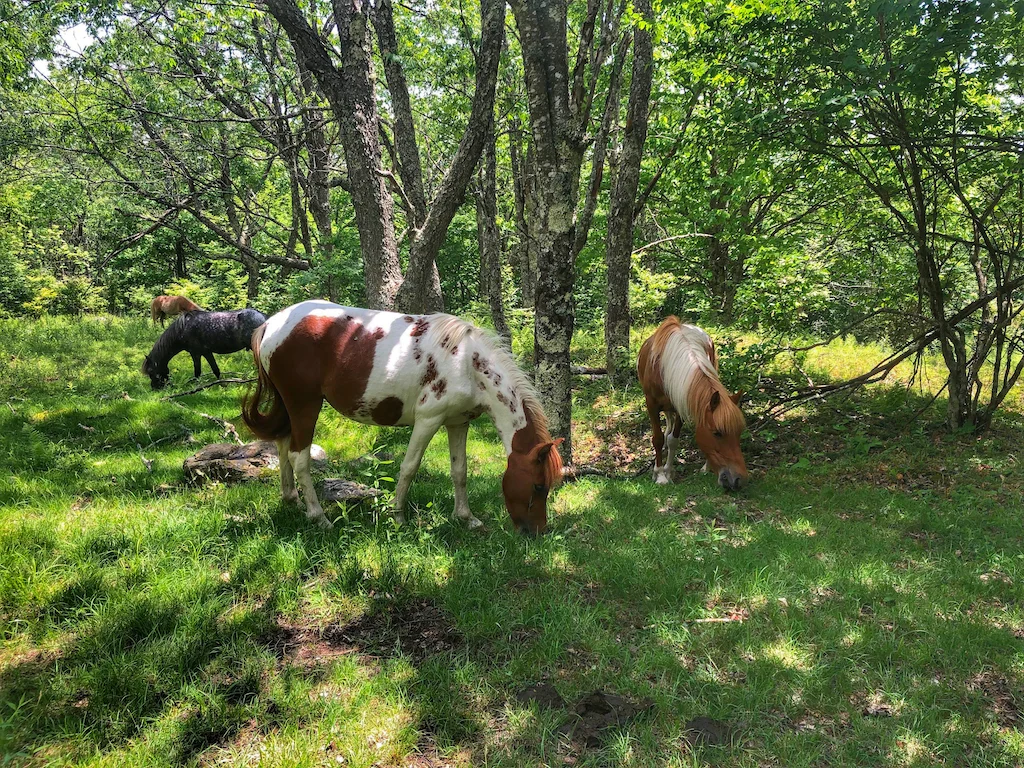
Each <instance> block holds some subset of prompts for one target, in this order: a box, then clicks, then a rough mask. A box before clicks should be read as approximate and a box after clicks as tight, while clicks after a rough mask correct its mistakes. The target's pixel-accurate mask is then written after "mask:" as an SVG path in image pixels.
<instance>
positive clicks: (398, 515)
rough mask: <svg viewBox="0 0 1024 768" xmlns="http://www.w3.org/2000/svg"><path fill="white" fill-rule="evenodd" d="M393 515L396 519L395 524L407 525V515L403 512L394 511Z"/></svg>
mask: <svg viewBox="0 0 1024 768" xmlns="http://www.w3.org/2000/svg"><path fill="white" fill-rule="evenodd" d="M391 517H392V519H394V521H395V525H405V515H403V514H402V513H401V512H392V513H391Z"/></svg>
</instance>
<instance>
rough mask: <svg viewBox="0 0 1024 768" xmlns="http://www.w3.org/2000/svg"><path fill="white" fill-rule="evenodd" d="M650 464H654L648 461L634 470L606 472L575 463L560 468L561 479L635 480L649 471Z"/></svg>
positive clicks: (568, 481) (570, 480)
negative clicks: (601, 478)
mask: <svg viewBox="0 0 1024 768" xmlns="http://www.w3.org/2000/svg"><path fill="white" fill-rule="evenodd" d="M652 466H654V463H653V462H651V461H648V462H645V463H644V464H643V466H642V467H640V469H638V470H636V471H634V472H606V471H604V470H600V469H595V468H594V467H578V466H576V465H575V464H570V465H569V466H567V467H563V468H562V480H563V481H564V482H566V483H571V482H572V481H573V480H579V479H580V478H581V477H604V478H607V479H608V480H636V479H637V478H638V477H641V476H642V475H644V474H646V473H647V472H650V471H651V467H652Z"/></svg>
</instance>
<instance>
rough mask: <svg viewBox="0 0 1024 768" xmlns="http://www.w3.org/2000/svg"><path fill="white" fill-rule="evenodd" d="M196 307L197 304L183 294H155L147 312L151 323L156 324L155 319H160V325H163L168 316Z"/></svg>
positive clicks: (197, 307) (195, 308)
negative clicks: (151, 320)
mask: <svg viewBox="0 0 1024 768" xmlns="http://www.w3.org/2000/svg"><path fill="white" fill-rule="evenodd" d="M197 309H199V305H198V304H196V303H195V302H192V301H189V300H188V299H186V298H185V297H184V296H157V297H156V298H155V299H153V303H152V304H150V306H149V313H150V315H151V316H152V317H153V325H156V321H157V320H159V321H160V325H164V320H165V319H166V318H168V317H174V316H175V315H180V314H181V313H182V312H193V311H195V310H197Z"/></svg>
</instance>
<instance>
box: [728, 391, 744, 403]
mask: <svg viewBox="0 0 1024 768" xmlns="http://www.w3.org/2000/svg"><path fill="white" fill-rule="evenodd" d="M745 394H747V391H746V390H745V389H741V390H739V391H737V392H736V394H735V395H729V399H730V400H732V401H733V402H734V403H736V405H739V404H740V400H742V399H743V396H744V395H745Z"/></svg>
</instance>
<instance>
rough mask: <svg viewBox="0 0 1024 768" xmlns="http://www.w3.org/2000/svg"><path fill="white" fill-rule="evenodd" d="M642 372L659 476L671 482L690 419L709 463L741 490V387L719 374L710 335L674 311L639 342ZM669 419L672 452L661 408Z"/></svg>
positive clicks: (721, 478)
mask: <svg viewBox="0 0 1024 768" xmlns="http://www.w3.org/2000/svg"><path fill="white" fill-rule="evenodd" d="M637 375H638V376H639V378H640V386H641V387H642V388H643V391H644V398H645V400H646V404H647V414H648V416H649V417H650V421H651V443H652V445H653V447H654V459H655V461H654V480H655V482H657V483H659V484H664V483H670V482H671V481H672V469H673V464H674V462H675V456H676V452H677V450H678V445H679V435H680V433H681V431H682V423H683V421H684V420H685V421H686V422H688V423H690V424H692V425H693V427H694V438H695V440H696V442H697V447H698V448H699V449H700V450H701V452H702V453H703V454H704V456H705V458H706V459H707V463H706V464H705V468H706V469H707V470H709V471H711V472H714V473H716V474H717V475H718V483H719V485H721V486H722V487H723V488H725V489H726V490H738V489H739V488H740V487H741V486H742V485H743V484H744V483H745V482H746V481H747V479H748V477H749V473H748V472H747V464H746V461H744V459H743V453H742V451H741V450H740V435H742V434H743V430H744V428H745V426H746V422H745V420H744V418H743V412H742V411H741V410H740V408H739V401H740V398H741V397H742V395H743V393H742V392H737V393H735V394H730V393H729V391H728V390H726V388H725V387H724V386H723V384H722V382H721V381H720V380H719V378H718V356H717V354H716V352H715V346H714V343H713V342H712V341H711V337H709V336H708V335H707V333H705V332H704V331H703V330H701V329H700V328H697V327H696V326H693V325H684V324H683V323H681V322H680V321H679V318H677V317H675V316H674V315H673V316H671V317H668V318H666V319H665V321H664V322H663V323H662V324H661V326H659V328H658V330H656V331H655V332H654V335H652V336H651V337H650V338H649V339H647V340H646V341H645V342H644V343H643V345H642V346H641V347H640V356H639V358H638V360H637ZM662 412H664V413H665V414H666V417H667V419H668V441H667V442H668V451H667V454H668V455H667V457H666V456H665V455H664V453H663V449H664V448H665V443H666V440H665V435H664V433H663V432H662V428H661V413H662Z"/></svg>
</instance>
